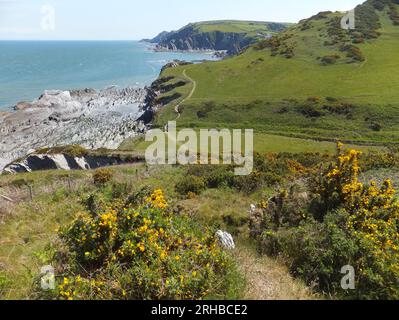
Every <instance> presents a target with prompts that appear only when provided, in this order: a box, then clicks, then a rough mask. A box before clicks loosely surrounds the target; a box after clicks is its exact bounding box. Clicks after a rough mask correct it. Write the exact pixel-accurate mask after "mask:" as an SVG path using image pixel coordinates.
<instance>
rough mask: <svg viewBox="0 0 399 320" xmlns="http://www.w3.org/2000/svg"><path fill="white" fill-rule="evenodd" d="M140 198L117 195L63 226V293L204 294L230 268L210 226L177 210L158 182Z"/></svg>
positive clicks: (60, 291) (87, 295) (60, 266)
mask: <svg viewBox="0 0 399 320" xmlns="http://www.w3.org/2000/svg"><path fill="white" fill-rule="evenodd" d="M142 202H143V203H144V204H143V205H140V206H132V205H129V204H126V203H125V202H124V201H122V200H114V201H112V202H111V203H107V204H106V205H101V206H100V207H101V209H99V210H98V211H96V212H95V213H92V212H84V213H82V214H80V215H79V217H78V218H77V219H76V220H75V221H74V222H73V223H72V224H71V225H70V226H68V227H67V228H65V229H64V230H62V231H61V233H60V238H61V240H62V244H61V245H60V247H59V248H58V253H57V255H56V260H55V263H56V265H57V270H60V272H62V274H64V276H63V277H62V279H59V280H58V279H57V280H58V282H59V283H58V289H57V290H56V292H55V294H56V296H57V297H58V298H59V299H68V300H72V299H157V300H159V299H202V298H204V297H206V296H207V295H210V294H215V293H217V292H218V290H220V289H222V288H223V289H225V288H224V287H223V285H222V284H223V283H224V282H225V280H226V277H227V274H228V273H230V272H231V270H232V264H231V262H230V259H229V258H228V256H227V255H226V253H224V252H223V251H222V249H220V248H219V247H218V245H217V242H216V240H215V238H214V236H213V232H212V231H211V230H208V229H203V228H201V227H199V226H198V224H197V223H196V222H194V221H193V220H192V219H190V218H189V216H188V215H185V214H179V215H175V214H173V210H171V209H170V208H169V205H168V203H167V201H166V199H165V197H164V195H163V192H162V191H161V190H156V191H154V192H153V193H152V194H151V195H150V196H149V197H147V198H145V199H144V200H143V201H142Z"/></svg>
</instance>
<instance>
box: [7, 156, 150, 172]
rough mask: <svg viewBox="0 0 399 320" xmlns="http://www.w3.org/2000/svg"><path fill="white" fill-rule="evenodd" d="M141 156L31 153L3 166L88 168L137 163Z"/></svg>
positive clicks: (13, 168) (11, 168)
mask: <svg viewBox="0 0 399 320" xmlns="http://www.w3.org/2000/svg"><path fill="white" fill-rule="evenodd" d="M141 161H143V159H142V158H141V157H133V156H128V157H126V156H119V155H99V154H95V153H92V154H87V155H81V156H76V157H75V156H72V155H68V154H63V153H60V154H38V153H33V154H30V155H28V156H26V157H24V158H23V159H21V160H18V161H15V162H13V163H11V164H9V165H7V166H6V167H5V168H4V170H3V171H4V172H6V173H21V172H32V171H38V170H56V169H60V170H89V169H97V168H100V167H107V166H113V165H119V164H125V163H138V162H141Z"/></svg>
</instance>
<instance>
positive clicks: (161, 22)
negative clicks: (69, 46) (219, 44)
mask: <svg viewBox="0 0 399 320" xmlns="http://www.w3.org/2000/svg"><path fill="white" fill-rule="evenodd" d="M362 2H364V0H279V1H276V0H196V1H195V0H44V1H43V0H0V40H139V39H143V38H152V37H154V36H156V35H157V34H158V33H160V32H161V31H164V30H167V31H171V30H177V29H179V28H181V27H182V26H184V25H186V24H188V23H190V22H197V21H207V20H221V19H237V20H257V21H275V22H298V21H299V20H301V19H303V18H308V17H310V16H312V15H314V14H316V13H318V12H320V11H326V10H331V11H348V10H350V9H353V8H354V7H355V6H356V5H358V4H360V3H362Z"/></svg>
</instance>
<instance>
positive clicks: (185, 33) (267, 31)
mask: <svg viewBox="0 0 399 320" xmlns="http://www.w3.org/2000/svg"><path fill="white" fill-rule="evenodd" d="M287 26H288V24H285V23H275V22H258V21H232V20H229V21H212V22H199V23H191V24H189V25H187V26H185V27H183V28H181V29H180V30H178V31H172V32H166V31H164V32H162V33H160V34H159V35H158V36H156V37H155V38H153V39H146V40H144V41H147V42H151V43H154V44H156V50H172V51H196V50H204V51H206V50H208V51H224V52H226V53H227V54H229V55H233V54H237V53H239V52H240V51H241V50H243V49H244V48H246V47H247V46H249V45H251V44H253V43H255V42H257V41H258V40H261V39H267V38H270V37H271V36H272V35H273V34H275V33H277V32H280V31H283V30H285V29H286V28H287Z"/></svg>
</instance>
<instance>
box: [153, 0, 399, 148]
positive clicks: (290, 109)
mask: <svg viewBox="0 0 399 320" xmlns="http://www.w3.org/2000/svg"><path fill="white" fill-rule="evenodd" d="M363 6H370V3H369V2H367V3H366V4H365V5H363ZM393 6H394V7H396V8H398V5H395V4H394V5H393ZM372 10H374V9H372ZM374 12H375V14H376V15H377V16H378V19H379V21H380V25H381V27H380V28H379V29H378V32H380V34H381V35H380V36H379V37H378V38H377V39H370V40H366V41H364V43H360V44H356V46H357V47H358V48H359V49H360V50H361V52H362V54H363V55H364V56H365V60H364V61H360V62H356V61H355V62H354V61H353V60H352V59H350V58H349V57H347V56H346V55H347V53H346V52H343V51H341V50H340V47H339V45H331V44H328V42H329V41H331V39H332V37H331V36H330V35H329V34H328V31H329V26H330V24H331V21H337V19H339V18H340V17H341V16H342V14H340V13H327V14H325V15H323V16H322V17H320V16H317V17H313V18H311V19H308V20H304V21H302V22H301V23H300V24H298V25H296V26H293V27H291V28H289V29H288V30H286V31H284V32H283V33H282V34H281V35H280V36H279V37H280V39H282V40H281V41H282V43H283V45H282V46H280V48H279V50H280V51H284V50H287V48H289V49H290V48H293V53H294V56H293V57H291V58H290V59H287V58H286V56H285V55H284V54H281V53H278V54H277V55H275V56H272V54H271V53H272V49H271V48H270V47H265V48H261V49H259V48H256V47H251V48H250V49H248V50H246V52H244V53H243V54H241V55H239V56H236V57H232V58H230V59H226V60H223V61H218V62H206V63H203V64H199V65H198V64H197V65H189V66H180V67H177V68H171V69H166V70H165V71H164V72H163V74H162V75H161V76H162V77H163V76H173V77H175V78H174V79H172V80H170V82H171V83H173V82H175V81H178V80H181V79H183V80H186V79H185V77H184V75H183V72H184V71H185V72H186V74H187V75H188V76H189V77H190V78H192V79H193V80H194V81H195V82H196V83H197V86H196V90H195V92H194V94H193V96H192V97H191V99H188V100H186V101H185V102H184V103H183V104H182V105H181V107H180V110H181V117H180V118H179V125H180V126H184V127H209V126H219V127H238V128H242V127H246V128H254V129H255V130H256V131H257V132H258V133H268V134H270V133H271V134H278V135H286V136H296V137H299V138H317V139H322V140H334V139H341V140H348V141H353V142H356V143H386V142H392V141H395V139H397V138H398V137H399V125H398V123H399V103H398V93H397V90H396V88H397V87H398V86H399V74H398V73H397V72H395V71H394V70H396V69H397V68H398V67H399V58H398V56H397V54H396V53H397V52H398V50H399V27H398V26H396V25H394V24H393V22H392V20H391V18H390V16H389V15H390V11H389V9H388V8H387V7H385V8H384V9H383V10H381V11H379V10H374ZM345 37H346V39H345ZM345 41H346V42H345ZM345 43H347V44H348V43H351V42H350V34H348V35H344V40H343V44H345ZM333 55H339V59H338V60H337V62H336V63H334V64H331V65H325V64H323V63H322V62H321V59H322V58H323V57H326V56H333ZM192 86H193V84H192V83H190V82H189V83H188V84H187V85H186V86H184V87H180V88H178V89H175V91H177V92H179V93H181V94H182V95H183V97H182V99H183V98H184V97H185V96H187V95H188V94H189V93H190V91H191V89H192ZM171 93H173V92H168V93H165V94H164V95H170V94H171ZM309 97H313V98H314V97H316V98H317V99H319V100H318V102H317V103H309V101H308V99H309ZM326 98H328V99H329V100H326ZM331 101H334V102H331ZM178 103H179V100H176V101H173V102H172V103H171V104H170V105H168V106H167V107H166V108H164V109H163V110H162V111H161V112H160V113H159V115H158V117H157V120H156V121H157V123H158V124H164V123H165V122H166V121H167V120H173V119H175V118H176V114H175V111H174V106H176V104H178ZM309 105H310V107H309ZM336 105H340V106H341V105H345V106H346V107H347V108H348V110H347V112H344V113H340V112H339V110H338V111H337V110H335V109H334V108H335V107H336ZM308 108H313V109H317V116H313V115H310V116H309V114H308V113H307V109H308ZM331 108H332V109H334V110H333V111H328V109H331ZM304 109H305V110H304Z"/></svg>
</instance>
